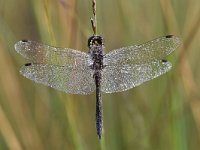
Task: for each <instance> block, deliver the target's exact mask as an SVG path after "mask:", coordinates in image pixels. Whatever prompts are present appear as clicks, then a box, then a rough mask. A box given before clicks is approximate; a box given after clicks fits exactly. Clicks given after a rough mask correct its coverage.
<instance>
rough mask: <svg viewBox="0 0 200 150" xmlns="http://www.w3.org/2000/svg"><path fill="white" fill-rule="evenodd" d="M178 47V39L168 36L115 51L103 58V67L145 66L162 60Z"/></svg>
mask: <svg viewBox="0 0 200 150" xmlns="http://www.w3.org/2000/svg"><path fill="white" fill-rule="evenodd" d="M179 45H180V39H179V38H178V37H176V36H172V35H168V36H164V37H160V38H157V39H154V40H152V41H149V42H147V43H144V44H141V45H135V46H129V47H122V48H119V49H115V50H113V51H111V52H109V53H108V54H106V55H105V56H104V65H125V64H145V63H148V62H150V61H153V60H157V59H163V58H165V56H167V55H169V54H170V53H171V52H172V51H174V50H175V49H176V48H177V47H178V46H179Z"/></svg>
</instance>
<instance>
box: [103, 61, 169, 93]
mask: <svg viewBox="0 0 200 150" xmlns="http://www.w3.org/2000/svg"><path fill="white" fill-rule="evenodd" d="M170 68H171V63H170V62H167V61H166V60H156V61H152V62H148V63H145V64H140V65H138V64H131V65H129V64H127V65H122V66H118V65H116V66H114V65H113V66H106V67H105V68H104V69H103V71H102V91H103V92H105V93H112V92H121V91H125V90H128V89H130V88H133V87H135V86H138V85H140V84H142V83H143V82H145V81H148V80H151V79H153V78H156V77H158V76H160V75H162V74H164V73H166V72H167V71H169V70H170Z"/></svg>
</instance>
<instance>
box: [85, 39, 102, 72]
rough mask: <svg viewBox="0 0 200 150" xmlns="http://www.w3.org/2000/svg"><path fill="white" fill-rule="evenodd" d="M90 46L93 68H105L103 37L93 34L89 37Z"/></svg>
mask: <svg viewBox="0 0 200 150" xmlns="http://www.w3.org/2000/svg"><path fill="white" fill-rule="evenodd" d="M88 47H89V54H90V57H91V59H92V61H93V64H92V69H94V70H101V69H102V68H103V48H104V47H103V38H102V37H101V36H91V37H90V38H89V39H88Z"/></svg>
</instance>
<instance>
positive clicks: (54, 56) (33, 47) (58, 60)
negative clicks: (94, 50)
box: [15, 40, 89, 66]
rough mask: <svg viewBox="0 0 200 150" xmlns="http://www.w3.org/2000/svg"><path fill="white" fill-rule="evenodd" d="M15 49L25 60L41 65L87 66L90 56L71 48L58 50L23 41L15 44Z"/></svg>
mask: <svg viewBox="0 0 200 150" xmlns="http://www.w3.org/2000/svg"><path fill="white" fill-rule="evenodd" d="M15 49H16V51H17V52H18V53H20V54H21V55H22V56H24V57H25V58H27V59H29V60H31V61H33V62H34V63H40V64H55V65H60V66H65V65H87V63H88V60H89V55H88V54H87V53H84V52H81V51H77V50H74V49H70V48H58V47H52V46H49V45H45V44H41V43H38V42H35V41H29V40H22V41H19V42H17V43H16V44H15Z"/></svg>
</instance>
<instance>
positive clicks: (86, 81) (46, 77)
mask: <svg viewBox="0 0 200 150" xmlns="http://www.w3.org/2000/svg"><path fill="white" fill-rule="evenodd" d="M180 43H181V41H180V38H178V37H177V36H174V35H167V36H163V37H159V38H156V39H154V40H151V41H149V42H147V43H144V44H139V45H134V46H127V47H122V48H119V49H114V50H112V51H110V52H109V53H107V54H105V53H104V49H105V47H104V40H103V38H102V36H99V35H93V36H91V37H90V38H89V39H88V48H89V52H88V53H86V52H83V51H79V50H75V49H71V48H59V47H53V46H49V45H45V44H41V43H39V42H36V41H30V40H21V41H19V42H17V43H16V44H15V49H16V51H17V52H18V53H19V54H21V55H22V56H23V57H25V58H26V59H28V60H29V61H31V63H26V64H25V65H23V66H22V67H21V69H20V73H21V74H22V75H23V76H24V77H26V78H28V79H31V80H33V81H35V82H36V83H41V84H43V85H46V86H50V87H52V88H55V89H57V90H60V91H63V92H66V93H71V94H83V95H87V94H91V93H92V92H94V91H96V132H97V135H98V137H99V139H101V136H102V130H103V119H102V117H103V114H102V113H103V112H102V98H101V92H104V93H114V92H122V91H126V90H129V89H131V88H133V87H136V86H138V85H140V84H142V83H144V82H146V81H149V80H152V79H154V78H156V77H158V76H160V75H162V74H164V73H166V72H168V71H169V70H170V69H171V67H172V65H171V63H170V62H169V61H167V60H166V58H165V57H166V56H167V55H169V54H170V53H171V52H173V51H174V50H175V49H176V48H177V47H178V46H179V45H180Z"/></svg>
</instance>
